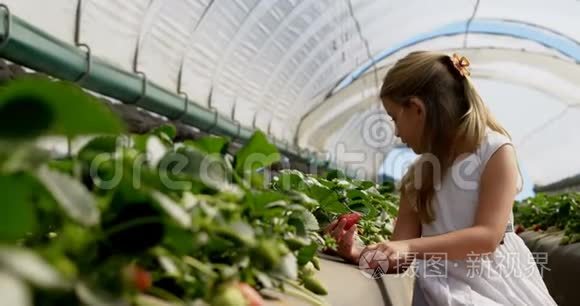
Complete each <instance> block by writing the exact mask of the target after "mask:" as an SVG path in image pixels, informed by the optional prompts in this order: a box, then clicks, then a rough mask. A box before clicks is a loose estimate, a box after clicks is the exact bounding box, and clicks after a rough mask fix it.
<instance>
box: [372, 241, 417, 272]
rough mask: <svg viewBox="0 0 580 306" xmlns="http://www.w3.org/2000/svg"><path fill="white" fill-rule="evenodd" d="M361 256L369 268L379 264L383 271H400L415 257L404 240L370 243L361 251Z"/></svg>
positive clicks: (374, 267)
mask: <svg viewBox="0 0 580 306" xmlns="http://www.w3.org/2000/svg"><path fill="white" fill-rule="evenodd" d="M361 256H363V258H365V260H367V262H368V263H369V267H370V268H371V269H376V268H377V267H378V266H379V265H380V266H381V268H382V269H383V270H384V271H385V273H402V272H404V271H405V270H406V269H407V268H408V267H409V266H410V265H411V263H412V262H413V260H414V259H415V255H414V254H413V252H411V247H410V245H409V243H408V242H407V241H405V240H400V241H383V242H379V243H375V244H371V245H369V246H367V247H366V248H365V249H364V250H363V251H362V252H361ZM385 264H387V267H385ZM385 268H387V269H385Z"/></svg>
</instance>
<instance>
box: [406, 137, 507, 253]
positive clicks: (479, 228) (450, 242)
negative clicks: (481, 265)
mask: <svg viewBox="0 0 580 306" xmlns="http://www.w3.org/2000/svg"><path fill="white" fill-rule="evenodd" d="M517 169H518V167H517V161H516V157H515V152H514V150H513V147H512V146H511V145H503V146H502V147H501V148H499V149H498V150H497V151H496V152H495V153H494V154H493V155H492V157H491V158H490V159H489V161H488V162H487V164H486V166H485V169H484V171H483V173H482V176H481V180H480V186H479V205H478V208H477V212H476V216H475V222H474V225H473V226H472V227H470V228H466V229H462V230H458V231H454V232H450V233H446V234H442V235H437V236H431V237H424V238H418V239H411V240H407V241H405V242H407V243H408V245H407V246H403V247H402V248H403V249H404V248H408V251H409V252H411V253H413V254H415V255H416V256H417V257H418V258H422V259H429V258H431V257H433V256H434V255H433V254H432V253H443V254H446V259H466V258H468V257H469V255H470V254H471V255H473V254H485V253H490V252H493V251H494V250H495V249H496V247H497V245H498V244H499V243H500V241H501V239H502V238H503V235H504V232H505V227H506V225H507V222H508V220H509V215H510V213H511V211H512V207H513V203H514V198H515V194H516V190H517V182H518V170H517ZM438 257H440V255H439V256H438Z"/></svg>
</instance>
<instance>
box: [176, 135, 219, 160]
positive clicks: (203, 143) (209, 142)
mask: <svg viewBox="0 0 580 306" xmlns="http://www.w3.org/2000/svg"><path fill="white" fill-rule="evenodd" d="M229 143H230V139H229V138H227V137H221V136H214V135H210V136H205V137H202V138H200V139H197V140H186V141H185V142H184V144H185V145H188V146H192V147H194V148H197V149H199V150H201V151H203V152H205V153H208V154H214V153H217V154H220V155H225V154H226V152H227V150H228V146H229Z"/></svg>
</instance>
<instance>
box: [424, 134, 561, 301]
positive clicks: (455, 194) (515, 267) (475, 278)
mask: <svg viewBox="0 0 580 306" xmlns="http://www.w3.org/2000/svg"><path fill="white" fill-rule="evenodd" d="M505 144H511V142H510V140H509V138H507V137H506V136H504V135H502V134H500V133H497V132H494V131H492V130H489V129H488V132H487V135H486V137H485V139H484V141H483V142H482V144H481V145H480V146H479V148H478V150H477V151H476V152H475V153H473V154H470V155H468V156H467V157H466V158H464V159H461V160H460V161H458V162H455V163H454V164H453V166H452V167H451V169H450V170H451V172H450V175H447V176H446V177H445V179H444V180H443V181H442V182H441V188H440V189H439V190H438V191H436V194H435V197H434V199H433V203H432V205H433V211H434V212H435V221H433V222H432V223H431V224H423V225H422V236H433V235H439V234H444V233H448V232H451V231H455V230H459V229H463V228H467V227H470V226H471V225H473V223H474V219H475V213H476V209H477V205H478V194H479V191H478V183H479V179H480V176H481V174H482V172H483V169H484V167H485V165H486V163H487V161H488V160H489V158H490V157H491V156H492V154H493V153H494V152H495V151H496V150H497V149H499V148H500V147H501V146H502V145H505ZM520 178H521V175H520ZM521 181H522V180H521V179H520V185H519V187H518V189H519V190H521V185H522V184H521ZM510 227H511V228H512V229H513V214H512V215H511V216H510V222H509V224H508V228H507V229H506V233H505V237H504V243H503V244H500V245H499V246H498V248H497V249H496V250H495V251H494V252H493V253H492V254H489V256H484V257H480V258H479V259H477V258H476V257H471V256H470V257H468V258H467V259H464V260H442V261H439V262H436V261H434V260H416V261H415V263H414V264H415V271H414V272H415V279H416V282H415V290H414V293H413V305H415V306H418V305H430V306H445V305H485V306H490V305H517V306H520V305H533V306H536V305H538V306H539V305H542V306H547V305H556V303H555V301H554V300H553V299H552V297H551V296H550V294H549V293H548V289H547V288H546V285H545V284H544V282H543V280H542V276H541V274H540V269H539V268H538V266H537V265H536V263H537V262H540V260H545V259H546V258H542V256H543V255H542V254H537V256H536V257H534V255H533V254H532V253H531V252H530V250H529V249H528V248H527V247H526V245H525V244H524V241H523V240H522V239H521V238H520V237H519V236H518V235H517V234H516V233H514V232H513V230H512V231H511V232H510V230H509V228H510ZM443 258H444V257H443ZM543 263H544V264H545V263H546V262H543Z"/></svg>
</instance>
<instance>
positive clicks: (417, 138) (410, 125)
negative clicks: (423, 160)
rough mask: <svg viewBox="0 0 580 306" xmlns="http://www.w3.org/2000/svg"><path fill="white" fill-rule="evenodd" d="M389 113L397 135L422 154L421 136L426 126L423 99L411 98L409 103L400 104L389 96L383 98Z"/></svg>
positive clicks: (417, 152) (414, 150)
mask: <svg viewBox="0 0 580 306" xmlns="http://www.w3.org/2000/svg"><path fill="white" fill-rule="evenodd" d="M383 106H384V107H385V110H386V111H387V114H388V115H389V117H391V119H392V120H393V124H394V126H395V136H397V137H399V138H401V141H403V143H405V144H406V145H407V147H409V148H411V149H412V150H413V152H415V153H416V154H421V153H422V149H421V137H422V134H423V129H424V127H425V107H424V104H423V101H421V100H420V99H418V98H411V99H409V101H408V102H407V103H403V104H399V103H396V102H394V101H393V100H391V99H389V98H385V99H384V100H383Z"/></svg>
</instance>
